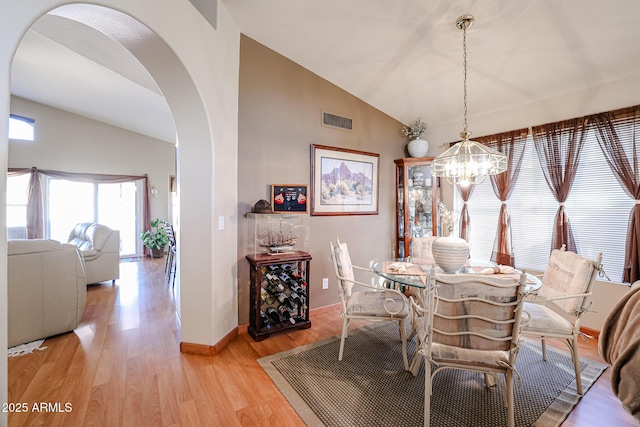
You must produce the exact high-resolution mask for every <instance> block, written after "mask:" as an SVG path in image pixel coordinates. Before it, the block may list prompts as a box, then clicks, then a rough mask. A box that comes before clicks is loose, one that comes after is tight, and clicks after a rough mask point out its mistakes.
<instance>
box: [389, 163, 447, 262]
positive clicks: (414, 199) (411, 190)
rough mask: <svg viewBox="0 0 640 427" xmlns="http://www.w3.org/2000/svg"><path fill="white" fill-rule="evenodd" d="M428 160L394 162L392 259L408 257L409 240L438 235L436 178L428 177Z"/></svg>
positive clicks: (437, 181) (429, 169)
mask: <svg viewBox="0 0 640 427" xmlns="http://www.w3.org/2000/svg"><path fill="white" fill-rule="evenodd" d="M432 160H433V157H420V158H404V159H398V160H395V164H396V246H395V248H394V252H395V256H396V257H400V258H404V257H408V256H410V255H411V241H412V239H414V238H416V237H427V236H438V235H440V224H439V221H438V218H439V216H438V202H439V201H440V188H439V180H438V178H436V177H434V176H433V175H432V174H431V162H432Z"/></svg>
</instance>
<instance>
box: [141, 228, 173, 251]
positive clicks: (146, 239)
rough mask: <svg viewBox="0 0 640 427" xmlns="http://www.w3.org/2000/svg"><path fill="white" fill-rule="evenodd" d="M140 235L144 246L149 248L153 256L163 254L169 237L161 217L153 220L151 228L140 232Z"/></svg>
mask: <svg viewBox="0 0 640 427" xmlns="http://www.w3.org/2000/svg"><path fill="white" fill-rule="evenodd" d="M140 237H141V238H142V243H143V244H144V246H145V247H147V248H149V253H150V254H151V258H161V257H162V256H163V254H164V248H165V246H167V243H169V237H168V236H167V231H166V230H165V229H164V224H163V223H162V220H161V219H160V218H156V219H154V220H153V221H151V229H150V230H145V231H143V232H142V233H140Z"/></svg>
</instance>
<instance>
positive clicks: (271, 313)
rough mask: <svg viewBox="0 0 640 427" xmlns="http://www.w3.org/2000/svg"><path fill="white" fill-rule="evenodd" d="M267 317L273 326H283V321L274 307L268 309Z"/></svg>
mask: <svg viewBox="0 0 640 427" xmlns="http://www.w3.org/2000/svg"><path fill="white" fill-rule="evenodd" d="M266 315H267V317H268V318H269V320H270V321H271V324H273V325H281V324H282V320H281V319H280V315H279V314H278V310H276V309H275V308H273V307H267V310H266Z"/></svg>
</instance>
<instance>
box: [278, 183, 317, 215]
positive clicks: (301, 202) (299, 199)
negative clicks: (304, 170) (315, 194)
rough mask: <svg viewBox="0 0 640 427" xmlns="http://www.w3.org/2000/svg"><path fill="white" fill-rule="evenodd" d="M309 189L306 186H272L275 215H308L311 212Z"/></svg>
mask: <svg viewBox="0 0 640 427" xmlns="http://www.w3.org/2000/svg"><path fill="white" fill-rule="evenodd" d="M308 188H309V186H308V185H306V184H271V206H272V208H273V213H286V214H295V213H299V214H306V213H307V212H309V209H308V204H307V189H308Z"/></svg>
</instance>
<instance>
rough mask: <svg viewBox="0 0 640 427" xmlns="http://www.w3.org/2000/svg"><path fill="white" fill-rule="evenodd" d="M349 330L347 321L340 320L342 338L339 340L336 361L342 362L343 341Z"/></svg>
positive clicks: (345, 319)
mask: <svg viewBox="0 0 640 427" xmlns="http://www.w3.org/2000/svg"><path fill="white" fill-rule="evenodd" d="M348 330H349V319H347V318H346V317H345V318H344V319H343V320H342V337H341V338H340V351H339V352H338V360H340V361H342V353H344V340H345V339H346V338H347V334H348V332H347V331H348Z"/></svg>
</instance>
